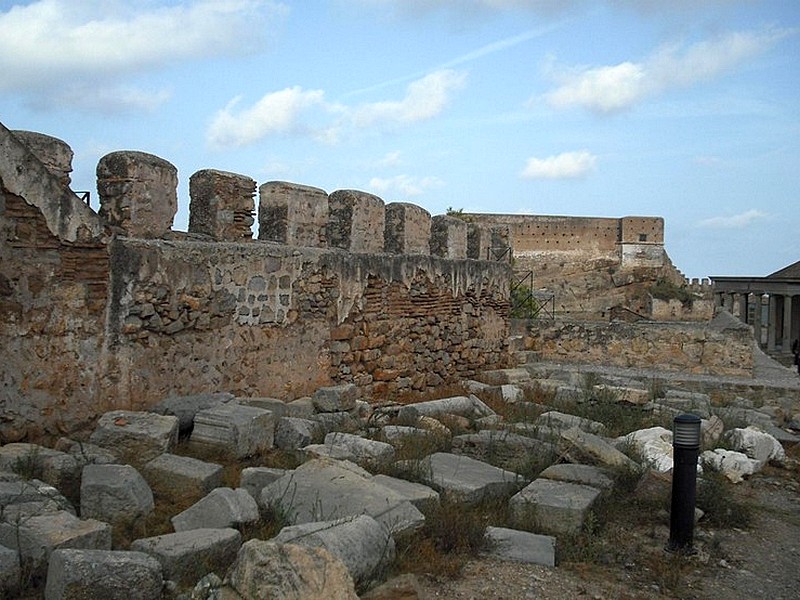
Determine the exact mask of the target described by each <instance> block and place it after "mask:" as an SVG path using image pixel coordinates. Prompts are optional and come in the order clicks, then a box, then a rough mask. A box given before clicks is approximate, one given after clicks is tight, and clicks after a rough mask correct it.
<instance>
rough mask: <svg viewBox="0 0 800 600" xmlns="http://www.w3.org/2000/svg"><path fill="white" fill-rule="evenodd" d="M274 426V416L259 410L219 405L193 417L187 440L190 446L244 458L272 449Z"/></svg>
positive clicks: (248, 407)
mask: <svg viewBox="0 0 800 600" xmlns="http://www.w3.org/2000/svg"><path fill="white" fill-rule="evenodd" d="M275 423H276V418H275V415H274V414H273V413H272V412H270V411H268V410H264V409H263V408H254V407H252V406H241V405H240V404H235V403H228V404H219V405H217V406H214V407H212V408H207V409H205V410H201V411H200V412H198V413H197V414H196V415H195V418H194V429H193V430H192V435H191V438H190V439H191V442H192V444H198V445H201V446H211V447H215V448H219V449H220V450H222V451H223V452H226V453H229V454H232V455H233V456H236V457H237V458H246V457H248V456H254V455H256V454H258V453H259V452H262V451H264V450H268V449H270V448H272V446H273V442H274V436H275Z"/></svg>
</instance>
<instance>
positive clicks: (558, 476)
mask: <svg viewBox="0 0 800 600" xmlns="http://www.w3.org/2000/svg"><path fill="white" fill-rule="evenodd" d="M539 477H540V478H541V479H552V480H553V481H569V482H571V483H580V484H583V485H588V486H591V487H594V488H598V489H601V490H610V489H612V488H613V487H614V479H613V477H612V476H611V474H610V473H609V472H608V471H607V470H605V469H602V468H601V467H596V466H594V465H575V464H569V463H562V464H558V465H550V466H549V467H547V468H546V469H545V470H544V471H542V472H541V473H539Z"/></svg>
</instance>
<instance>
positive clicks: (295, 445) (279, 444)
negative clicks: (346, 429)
mask: <svg viewBox="0 0 800 600" xmlns="http://www.w3.org/2000/svg"><path fill="white" fill-rule="evenodd" d="M321 435H322V426H321V425H320V424H319V423H318V422H316V421H312V420H311V419H298V418H296V417H281V418H280V419H278V424H277V425H276V426H275V447H276V448H281V449H282V450H298V449H300V448H302V447H303V446H308V445H309V444H312V443H313V442H314V441H317V440H318V439H319V438H320V437H321Z"/></svg>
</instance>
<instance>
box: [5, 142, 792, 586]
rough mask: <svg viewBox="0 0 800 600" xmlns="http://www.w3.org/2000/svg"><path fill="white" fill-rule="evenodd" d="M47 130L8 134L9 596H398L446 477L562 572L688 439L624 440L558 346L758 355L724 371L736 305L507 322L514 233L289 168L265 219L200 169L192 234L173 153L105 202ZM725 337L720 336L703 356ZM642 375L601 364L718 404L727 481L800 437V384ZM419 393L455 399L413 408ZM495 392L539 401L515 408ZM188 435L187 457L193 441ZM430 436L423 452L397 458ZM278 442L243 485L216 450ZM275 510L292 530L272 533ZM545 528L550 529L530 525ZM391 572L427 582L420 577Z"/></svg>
mask: <svg viewBox="0 0 800 600" xmlns="http://www.w3.org/2000/svg"><path fill="white" fill-rule="evenodd" d="M27 139H32V140H35V143H34V142H26V141H25V140H26V135H25V134H19V133H15V134H11V133H10V132H8V130H6V129H5V128H1V127H0V151H1V152H0V157H2V159H0V192H2V195H0V202H1V203H0V231H2V232H3V237H2V239H0V243H2V251H3V261H2V264H0V325H1V327H0V336H2V343H3V348H4V359H5V360H4V361H3V363H2V365H0V370H1V371H0V374H1V375H2V377H3V381H4V382H5V389H4V396H3V398H2V399H1V400H0V401H1V402H2V414H3V421H2V423H0V439H1V440H2V442H3V445H2V446H1V447H0V502H2V505H1V506H0V508H2V510H0V516H1V518H0V566H2V569H1V570H0V573H2V577H0V595H2V594H6V595H8V594H10V595H13V594H16V593H19V592H26V591H30V590H32V589H33V590H38V591H42V592H43V593H44V596H45V597H46V598H66V597H91V598H103V599H108V598H123V597H124V598H126V599H129V598H160V597H167V598H173V597H189V596H188V595H189V594H191V595H192V597H204V598H210V597H225V596H216V595H215V594H218V593H219V594H225V593H228V594H236V593H238V594H239V595H241V596H244V597H247V596H248V595H251V596H252V595H261V596H266V595H269V594H278V595H282V597H295V598H304V599H313V598H320V599H322V598H331V597H340V598H357V597H358V596H357V595H356V594H357V592H359V593H362V597H363V598H369V597H381V596H380V595H378V594H379V593H380V592H378V591H367V590H369V588H371V587H372V586H374V585H376V584H378V583H380V580H381V578H382V573H384V571H385V568H386V565H387V564H388V563H389V562H390V561H391V560H392V557H393V556H394V552H395V547H396V540H397V539H401V538H402V537H403V536H404V535H409V534H411V533H412V532H413V531H414V530H416V529H417V528H419V527H420V526H421V524H422V523H424V521H425V518H426V512H428V511H430V510H431V509H432V507H435V506H436V505H437V504H438V503H440V502H441V501H442V498H446V499H447V500H448V501H450V502H455V503H457V504H461V505H464V506H470V505H472V504H474V503H477V502H482V501H485V500H487V499H492V500H493V501H498V502H504V503H507V505H508V513H509V515H510V519H511V520H512V521H513V523H514V524H515V525H516V526H518V529H509V528H507V527H499V526H491V527H488V528H487V530H486V535H487V537H488V538H490V539H491V540H493V541H494V542H495V545H494V546H493V548H494V549H493V552H494V553H495V555H496V556H498V557H500V558H502V559H503V560H515V561H520V562H534V563H538V564H544V565H549V566H552V565H554V564H555V557H556V554H555V550H556V545H557V544H558V540H559V538H561V537H562V536H565V535H566V536H569V535H571V534H573V533H574V532H575V531H577V530H579V529H580V528H581V527H582V525H583V523H584V520H585V519H586V518H587V515H588V514H589V511H590V510H591V508H592V507H593V506H594V505H595V503H596V502H598V501H599V500H598V499H599V498H601V497H602V495H603V494H607V493H611V492H610V490H612V489H613V486H614V481H613V477H612V476H611V475H610V472H609V469H614V468H619V467H626V468H637V465H634V464H632V463H631V459H630V458H629V457H628V456H626V455H625V454H623V453H622V452H621V451H620V449H619V448H620V447H623V446H625V445H627V444H630V443H637V444H640V445H641V446H642V452H643V454H644V455H646V456H647V461H648V464H652V465H659V468H660V466H664V468H665V469H666V468H668V467H667V466H666V465H668V464H669V460H668V459H669V457H668V456H665V446H669V441H668V439H667V438H668V437H669V433H670V432H669V431H668V430H658V431H644V432H630V437H629V436H625V437H624V439H612V438H609V437H606V430H605V425H604V424H603V423H597V422H592V421H588V420H586V419H583V418H580V417H577V416H575V415H571V414H568V413H565V412H561V411H559V410H557V407H559V406H560V403H561V402H567V405H568V404H569V402H571V401H575V400H576V398H578V397H579V396H580V395H581V393H583V392H582V391H581V389H580V388H579V387H578V385H577V384H576V378H579V377H580V374H581V373H582V371H581V370H580V368H579V367H580V365H578V366H574V367H572V368H569V367H568V368H562V367H560V366H558V365H556V364H555V363H553V362H542V359H543V358H544V359H546V360H548V361H553V360H559V361H560V360H563V361H564V362H570V361H571V360H574V358H575V356H580V355H584V356H585V353H586V351H587V350H589V351H592V352H594V351H595V350H596V349H597V348H600V347H604V348H607V349H609V352H607V353H606V356H605V358H609V357H610V358H612V359H614V360H617V361H618V363H619V366H620V367H630V366H634V367H640V366H642V364H643V363H646V362H648V361H649V364H651V365H653V364H660V363H659V361H663V362H664V363H665V364H666V365H667V368H672V369H675V370H676V371H680V370H684V371H685V370H689V369H687V366H691V368H692V369H694V370H695V372H697V373H701V374H705V375H709V374H714V373H717V374H725V375H740V376H741V375H743V376H745V377H746V376H747V375H748V372H750V373H751V371H749V369H748V368H747V366H746V365H745V367H746V368H744V369H743V371H742V372H737V373H732V372H731V371H730V370H731V369H734V368H738V369H741V368H742V365H741V360H743V357H745V354H746V352H745V349H746V348H747V347H748V346H747V344H748V343H749V342H748V341H747V340H746V339H745V338H746V337H747V336H746V335H745V334H744V333H742V331H739V330H738V329H737V328H735V327H733V326H731V325H730V324H729V323H726V322H721V323H716V324H712V325H710V326H709V327H708V328H706V329H705V330H703V331H700V332H698V330H697V329H692V330H689V329H686V328H685V327H677V328H671V327H669V326H667V325H662V327H660V328H655V329H652V330H651V333H648V334H647V335H646V336H644V337H643V336H642V333H643V330H642V329H641V328H639V327H638V326H637V324H627V323H619V324H616V325H615V326H614V327H610V328H607V329H605V330H603V329H597V328H595V327H594V326H591V325H572V326H570V327H562V328H555V327H549V326H548V327H542V328H541V329H540V331H538V332H532V331H525V332H524V334H523V335H517V336H516V337H515V336H512V335H511V333H512V330H511V328H510V323H509V318H508V310H509V293H508V282H509V279H510V276H511V274H510V268H509V266H508V264H506V263H503V262H498V261H491V260H489V261H487V260H481V259H482V258H484V257H486V256H489V257H491V255H492V254H491V253H492V251H493V249H494V248H497V247H502V244H503V243H507V240H508V239H509V230H508V229H507V228H503V227H499V228H495V229H491V228H486V227H480V226H478V225H476V224H475V223H467V222H464V221H463V220H459V219H456V218H454V217H452V216H447V215H444V216H434V217H431V216H430V215H429V214H428V213H427V212H426V211H424V210H423V209H421V208H420V207H416V206H413V205H409V204H405V203H391V204H388V205H384V204H383V201H382V200H381V199H380V198H378V197H376V196H374V195H371V194H366V193H364V192H359V191H355V190H340V191H336V192H333V193H331V194H327V193H325V192H324V191H323V190H319V189H316V188H310V187H308V186H300V185H297V184H291V183H287V182H269V183H265V184H263V185H261V186H260V187H259V188H258V194H259V207H258V209H259V210H258V219H259V239H258V240H253V239H252V233H251V229H250V228H251V226H252V224H253V223H254V216H253V213H254V208H255V207H254V204H255V202H254V195H255V191H256V185H257V184H256V182H255V181H253V180H252V179H250V178H248V177H246V176H243V175H237V174H233V173H225V172H221V171H215V170H204V171H200V172H198V173H196V174H195V175H193V176H192V177H191V178H190V196H191V216H190V226H189V231H188V232H185V233H184V232H176V231H173V230H172V227H171V224H172V219H173V217H174V214H175V207H176V204H175V202H176V200H175V199H176V194H175V185H176V176H177V175H176V170H175V169H174V167H172V165H170V164H169V163H168V162H166V161H164V160H163V159H160V158H158V157H154V156H152V155H147V154H144V153H140V152H116V153H112V154H111V155H108V156H106V157H104V158H103V159H102V160H101V161H100V164H99V165H98V190H99V192H100V196H101V198H100V204H101V208H100V211H99V213H94V211H92V210H91V209H90V208H89V207H87V206H86V205H85V204H83V203H82V202H80V200H79V199H78V198H77V197H75V196H74V194H72V193H71V191H70V190H69V188H68V187H67V185H68V173H69V171H70V166H69V160H66V159H65V157H67V156H69V155H70V153H69V152H67V151H66V150H65V146H66V145H65V144H63V143H61V142H58V141H52V142H50V143H47V140H43V139H42V138H41V137H38V136H32V137H29V138H27ZM67 148H68V147H67ZM48 152H51V153H52V154H53V155H54V156H52V157H50V158H48ZM739 329H741V328H739ZM598 340H600V341H599V342H598ZM633 342H635V344H634V343H633ZM726 343H727V349H726V352H725V353H724V356H719V355H721V354H723V353H721V352H713V353H709V354H711V355H710V356H706V355H704V348H706V347H708V346H709V345H711V346H712V347H716V348H721V347H722V346H723V345H724V344H726ZM715 344H716V345H717V346H714V345H715ZM664 348H667V351H666V354H665V353H664ZM592 358H594V355H593V356H592ZM598 358H599V357H598ZM637 360H638V361H640V362H638V363H637V362H636V361H637ZM751 360H752V357H751ZM576 362H580V361H576ZM605 362H607V361H605ZM612 362H613V361H612ZM632 363H633V364H632ZM514 364H518V365H519V366H517V367H516V368H506V367H510V366H512V365H514ZM633 373H634V374H632V373H631V372H625V373H624V374H623V373H610V374H603V373H601V374H600V375H599V378H598V380H597V383H596V384H595V390H594V391H595V392H596V393H597V394H601V393H608V392H609V391H613V393H614V394H615V396H616V398H618V400H619V401H620V402H623V403H627V404H631V405H632V406H635V407H637V410H645V408H646V410H649V411H653V412H654V413H656V414H662V415H665V416H666V417H667V418H670V417H671V416H673V415H674V414H677V413H678V412H683V411H686V410H689V411H691V412H693V413H695V414H698V415H699V416H701V417H702V418H703V419H704V430H703V431H704V438H705V439H707V440H708V447H709V448H710V450H709V452H710V454H707V455H705V454H704V462H705V463H707V464H708V466H709V468H714V469H719V470H722V471H723V472H725V474H726V475H727V476H728V477H729V478H731V479H732V480H733V479H737V478H741V477H746V476H747V475H748V474H750V473H752V472H755V471H756V470H757V469H759V468H761V467H763V465H764V464H766V463H767V462H770V461H773V462H780V461H781V460H782V454H781V447H780V443H779V441H784V442H788V443H796V442H797V441H798V440H796V439H794V438H793V437H792V436H791V435H790V434H787V433H786V432H785V431H783V430H781V429H780V428H779V427H776V425H783V424H784V423H782V422H781V423H777V421H778V420H779V417H780V416H781V415H787V414H789V415H790V416H791V410H792V409H793V407H794V405H793V404H792V401H791V397H788V400H787V397H782V396H781V394H784V393H785V394H789V395H791V394H796V386H795V387H792V388H786V389H783V388H780V389H778V388H776V389H775V390H772V391H770V393H765V389H764V387H759V386H760V385H761V384H757V385H756V386H755V387H753V388H749V387H748V384H747V383H746V382H745V383H742V382H741V381H739V380H737V382H735V383H728V382H726V381H724V380H722V381H717V380H715V381H714V382H713V384H712V385H713V386H714V388H715V392H714V393H715V394H719V393H723V394H727V395H730V396H737V395H740V394H744V395H748V394H754V395H757V396H758V397H759V399H761V400H764V399H765V398H768V399H770V401H771V402H770V403H769V404H767V405H765V406H763V407H762V408H759V409H756V408H754V405H753V402H752V401H750V400H748V399H746V398H736V399H735V400H734V401H733V402H729V403H726V406H724V407H721V406H719V404H720V403H719V402H712V396H711V394H710V393H705V392H708V390H704V389H703V388H702V386H703V385H704V383H703V381H704V380H703V379H702V378H701V379H692V378H691V377H686V378H685V379H681V380H679V379H676V380H675V381H679V383H676V384H675V385H671V386H670V389H667V390H663V392H664V393H663V395H662V396H660V397H657V398H652V397H651V396H652V394H650V393H649V392H648V385H649V384H650V383H651V381H650V377H651V375H650V374H649V373H648V372H645V373H640V372H639V371H638V370H634V371H633ZM743 381H746V379H745V380H743ZM697 386H700V389H698V387H697ZM533 388H536V389H539V390H550V393H551V395H552V399H553V400H552V402H553V404H554V405H555V407H550V406H544V405H540V404H534V403H531V402H527V401H526V400H525V396H526V393H528V392H530V390H531V389H533ZM446 390H447V391H455V392H460V393H459V395H454V396H448V397H444V398H443V397H441V396H443V395H447V394H446V393H445V391H446ZM787 390H788V392H787ZM415 395H416V396H415ZM425 396H428V397H430V396H435V397H437V398H438V399H437V400H429V401H424V402H416V403H413V404H405V402H407V401H408V400H410V399H412V400H413V399H420V398H423V397H425ZM490 404H491V405H493V406H498V407H500V406H506V405H510V404H518V405H520V406H519V407H518V408H521V409H524V410H521V411H520V414H522V413H523V412H528V413H530V414H531V415H532V416H533V418H534V420H533V422H521V423H517V422H506V421H505V420H504V419H503V417H502V416H501V415H500V414H498V413H497V412H495V411H494V410H493V409H492V408H490V407H489V405H490ZM795 418H796V415H795ZM742 420H744V421H745V422H747V423H748V424H750V425H752V426H757V427H758V431H757V432H754V431H751V430H750V428H749V427H748V428H747V429H739V430H737V429H734V430H733V431H730V432H729V433H728V436H729V437H728V442H727V444H728V445H729V446H733V447H735V448H736V451H733V452H732V451H730V450H722V451H721V450H720V449H718V448H715V445H716V443H717V441H718V440H719V437H720V435H721V434H722V431H723V429H725V428H726V427H725V425H724V423H725V422H729V423H739V422H741V421H742ZM728 428H729V427H728ZM729 429H730V428H729ZM65 434H66V436H65V437H61V436H64V435H65ZM773 436H776V437H773ZM790 437H792V439H790ZM779 438H780V439H779ZM36 439H40V440H50V441H51V442H52V443H49V444H47V445H37V444H32V443H30V442H31V441H33V440H36ZM179 440H183V443H184V444H189V446H190V448H192V451H191V452H185V451H181V454H180V455H178V454H176V453H175V452H177V451H178V450H179ZM409 444H410V445H412V446H414V447H417V448H419V449H422V450H424V449H426V448H427V449H428V450H429V451H426V452H421V453H420V456H419V458H418V461H414V463H413V464H408V462H407V461H399V462H398V461H396V457H397V451H398V449H399V448H403V447H404V446H408V445H409ZM274 450H280V451H283V452H288V453H290V454H292V455H293V456H295V457H296V458H297V459H298V463H300V464H299V466H297V468H295V469H278V468H274V467H269V466H255V467H248V468H242V469H238V470H237V472H236V474H235V476H234V477H233V479H232V480H226V481H223V473H222V471H223V469H222V466H221V465H220V464H217V463H215V462H214V461H213V460H209V458H208V457H209V456H213V455H214V454H215V453H216V454H217V455H219V456H220V457H222V456H227V457H233V459H234V460H244V459H248V458H252V457H254V456H261V455H263V453H267V452H270V451H274ZM195 451H196V452H195ZM648 452H649V453H651V454H646V453H648ZM555 456H558V457H560V459H559V461H558V462H559V463H561V464H552V465H551V466H550V467H549V468H547V469H545V470H544V471H542V472H541V473H540V474H539V475H538V476H536V477H535V478H531V479H529V478H527V477H526V476H524V475H522V474H521V472H522V471H523V468H522V463H524V462H525V461H527V460H530V459H531V458H532V457H537V459H541V460H544V461H546V460H549V459H552V460H553V462H554V463H555V462H556V461H555V459H554V457H555ZM548 457H549V458H548ZM564 460H566V461H567V462H566V463H564V462H563V461H564ZM387 465H391V469H387V468H386V467H387ZM404 468H406V469H408V468H412V469H413V472H408V471H404V470H403V469H404ZM387 470H389V471H390V472H391V473H392V475H391V476H390V475H388V474H387V473H386V471H387ZM412 480H413V481H412ZM298 490H300V493H298ZM157 500H158V501H159V502H161V503H162V504H164V503H166V505H167V506H171V507H174V510H172V512H171V513H170V514H169V524H170V527H171V529H169V530H166V531H162V530H159V532H158V533H157V534H156V535H150V536H149V537H148V536H146V535H135V536H133V537H134V539H127V538H125V537H124V536H121V535H120V534H124V533H125V532H132V531H133V532H135V531H137V530H136V527H135V525H136V522H137V520H142V519H146V518H148V517H149V516H150V515H152V514H153V512H154V510H155V506H156V501H157ZM187 501H189V502H187ZM179 503H180V504H185V505H184V506H181V507H180V508H179V507H178V504H179ZM268 510H276V511H279V512H280V513H281V514H284V515H286V517H287V520H288V524H287V526H286V527H284V528H283V529H282V530H281V531H280V532H279V533H278V534H277V535H276V536H274V537H272V538H270V539H260V538H259V537H257V536H251V534H250V533H249V532H252V531H253V530H254V528H257V527H258V525H259V524H260V523H261V521H262V514H263V513H264V512H265V511H268ZM533 521H536V523H538V525H541V526H542V527H543V529H544V530H546V531H545V532H544V533H531V532H530V531H526V530H525V529H526V528H528V529H529V528H530V527H531V523H532V522H533ZM246 537H252V539H249V540H247V541H245V538H246ZM292 573H294V574H296V573H303V574H304V576H303V577H302V578H299V579H298V578H296V577H293V576H291V574H292ZM276 581H283V582H286V583H287V587H285V588H281V589H277V588H276V587H270V586H271V584H270V582H273V583H274V582H276ZM392 585H394V586H400V587H402V588H403V589H405V593H406V594H407V595H408V597H412V598H414V597H419V593H418V586H416V585H415V582H414V580H413V578H410V579H403V580H402V581H400V582H392ZM21 586H22V588H21ZM403 586H404V587H403ZM181 594H183V596H181ZM370 594H375V595H374V596H370ZM233 597H236V596H233Z"/></svg>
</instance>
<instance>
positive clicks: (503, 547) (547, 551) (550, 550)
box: [486, 527, 556, 567]
mask: <svg viewBox="0 0 800 600" xmlns="http://www.w3.org/2000/svg"><path fill="white" fill-rule="evenodd" d="M486 539H487V541H488V542H489V545H490V550H489V551H488V552H487V554H489V555H490V556H492V557H494V558H499V559H500V560H507V561H510V562H517V563H524V564H531V565H544V566H545V567H554V566H556V538H554V537H552V536H549V535H539V534H536V533H529V532H527V531H519V530H517V529H507V528H505V527H487V528H486Z"/></svg>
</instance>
